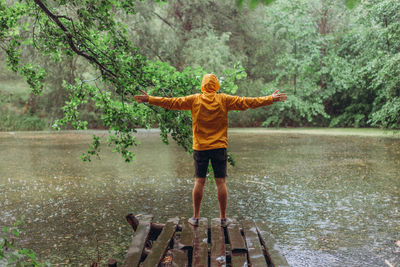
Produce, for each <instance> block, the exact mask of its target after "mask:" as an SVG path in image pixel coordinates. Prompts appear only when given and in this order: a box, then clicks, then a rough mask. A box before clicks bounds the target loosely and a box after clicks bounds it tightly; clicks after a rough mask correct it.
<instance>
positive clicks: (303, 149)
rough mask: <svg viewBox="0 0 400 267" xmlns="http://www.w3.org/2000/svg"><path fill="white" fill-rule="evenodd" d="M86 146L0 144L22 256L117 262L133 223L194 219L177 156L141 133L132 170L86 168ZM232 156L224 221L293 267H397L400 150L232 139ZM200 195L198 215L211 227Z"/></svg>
mask: <svg viewBox="0 0 400 267" xmlns="http://www.w3.org/2000/svg"><path fill="white" fill-rule="evenodd" d="M97 133H98V134H102V132H97ZM90 139H91V133H87V132H85V133H82V132H81V133H78V132H60V133H0V159H1V161H0V194H1V201H0V224H1V226H6V225H9V224H11V222H12V221H14V220H15V219H19V218H20V217H21V215H25V216H26V225H25V229H26V233H25V234H24V235H23V245H24V246H26V247H29V248H32V249H34V250H35V251H36V252H37V254H38V255H39V256H40V257H41V258H42V259H48V260H49V261H50V262H52V263H59V264H66V265H86V266H87V265H88V263H90V262H92V261H95V260H97V257H98V254H99V255H100V257H101V258H102V260H103V262H105V261H106V260H107V259H108V258H116V259H117V260H119V261H122V259H123V257H124V255H125V253H126V250H127V247H128V245H129V243H130V239H131V236H132V232H131V230H130V229H129V226H128V224H127V223H126V221H125V219H124V217H125V215H126V214H128V213H130V212H133V213H135V214H139V213H145V214H150V213H151V214H154V215H155V220H157V221H160V222H164V221H166V220H167V218H170V217H175V216H177V217H189V216H191V211H192V206H191V188H192V185H193V178H192V177H193V162H192V158H191V156H190V155H188V154H186V152H184V151H183V150H182V149H181V148H179V147H177V146H176V145H174V144H172V145H170V146H165V145H163V144H162V143H161V141H160V138H159V136H158V133H157V131H149V132H145V131H143V132H140V133H138V139H139V140H140V141H141V145H140V146H139V147H137V148H135V152H136V154H137V158H136V160H135V161H134V162H133V163H131V164H126V163H124V162H123V160H122V159H121V157H120V156H119V155H117V154H113V153H111V152H110V151H109V149H108V148H107V147H104V148H103V150H104V151H103V153H102V155H101V157H102V160H101V161H98V160H94V161H93V162H92V163H84V162H82V161H81V160H80V159H79V155H80V154H81V153H82V152H84V151H85V150H86V149H87V147H88V143H89V142H90ZM230 149H231V151H232V152H233V153H234V154H235V155H236V161H237V167H235V168H232V167H229V168H228V175H229V177H228V178H227V184H228V190H229V206H228V214H229V215H230V216H232V217H236V218H237V219H243V218H253V219H256V220H263V221H265V222H266V223H267V224H268V225H269V226H270V227H271V229H272V231H273V233H274V234H275V237H276V239H277V242H278V244H279V245H280V246H281V247H282V248H283V251H284V253H285V255H286V257H287V259H288V261H289V263H290V264H292V265H293V266H343V265H346V266H358V265H368V266H385V263H384V262H385V260H388V261H389V262H391V263H399V262H400V253H399V249H398V248H397V247H396V245H395V242H396V240H400V235H399V233H400V210H399V208H400V205H399V204H400V199H399V197H400V139H391V138H383V137H355V136H329V135H324V136H319V135H302V134H297V133H287V134H285V133H274V132H271V131H269V132H262V131H260V132H251V133H250V132H245V131H231V132H230ZM207 184H208V185H207V186H206V189H205V197H204V200H203V205H202V210H201V213H202V216H205V217H208V218H213V217H218V204H217V200H216V189H215V185H214V184H212V183H207Z"/></svg>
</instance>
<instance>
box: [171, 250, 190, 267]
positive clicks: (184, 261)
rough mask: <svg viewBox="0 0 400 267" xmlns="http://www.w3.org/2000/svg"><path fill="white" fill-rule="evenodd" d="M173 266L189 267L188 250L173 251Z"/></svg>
mask: <svg viewBox="0 0 400 267" xmlns="http://www.w3.org/2000/svg"><path fill="white" fill-rule="evenodd" d="M171 252H172V265H173V266H176V267H186V266H189V259H188V254H187V250H180V249H172V250H171Z"/></svg>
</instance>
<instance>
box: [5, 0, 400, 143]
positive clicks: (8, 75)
mask: <svg viewBox="0 0 400 267" xmlns="http://www.w3.org/2000/svg"><path fill="white" fill-rule="evenodd" d="M0 2H1V6H2V7H3V8H2V9H3V10H5V11H2V12H3V13H2V16H3V18H2V22H1V23H2V28H3V29H2V34H1V35H0V44H1V48H2V52H1V54H0V62H2V63H3V64H0V81H1V82H0V130H2V131H15V130H43V129H50V128H52V127H55V128H58V127H59V125H64V127H65V128H72V127H74V128H77V129H82V128H92V129H111V130H116V131H121V132H124V131H129V130H124V127H125V128H129V127H128V126H129V125H134V126H135V127H136V126H137V127H140V126H143V125H145V127H154V126H160V125H161V128H163V127H162V126H163V125H164V126H165V127H166V128H168V130H166V131H165V134H166V133H171V132H172V133H173V135H174V133H175V135H176V136H177V135H179V136H182V135H187V133H186V132H187V131H186V130H185V131H180V130H179V129H172V130H171V128H173V126H171V125H168V123H173V121H172V122H168V116H167V117H165V118H160V116H163V115H160V114H158V115H157V116H158V117H157V116H156V115H149V114H150V113H148V112H147V111H146V112H147V113H146V112H141V113H140V112H139V113H134V112H133V111H132V112H133V113H129V112H126V116H131V115H132V114H134V115H135V120H133V121H130V122H129V123H128V124H129V125H128V124H127V125H124V126H122V127H121V125H122V124H124V121H125V120H126V118H125V119H124V118H121V117H118V118H117V117H115V116H116V115H115V116H114V115H107V114H106V115H104V113H105V110H107V109H105V108H104V106H105V105H106V104H104V105H103V106H99V105H97V103H98V102H100V101H98V99H97V100H96V99H95V98H93V99H94V100H93V99H92V100H90V99H89V100H87V99H86V100H85V101H83V98H81V99H79V101H76V102H75V103H73V104H71V102H74V99H75V100H76V99H78V98H79V96H77V93H76V92H77V91H79V90H78V89H79V86H78V84H79V83H80V86H81V87H82V84H90V83H92V84H93V83H95V85H93V87H94V88H100V89H101V88H103V89H104V88H108V87H109V85H110V84H111V85H112V86H115V88H114V89H113V90H110V91H111V96H110V99H113V95H115V97H116V98H117V97H119V96H120V95H121V93H120V92H119V91H118V90H119V88H120V87H123V86H124V83H122V82H120V81H121V80H122V79H124V78H126V79H125V80H127V81H126V83H125V86H126V87H129V86H130V84H129V85H126V84H127V83H128V82H129V79H128V78H127V77H123V75H124V73H123V72H122V71H121V73H120V74H121V75H122V76H120V77H119V79H120V80H118V81H116V80H111V78H107V77H106V78H104V77H105V76H104V73H103V71H102V69H101V66H100V65H97V66H96V64H94V65H95V67H94V65H93V64H91V63H93V62H90V60H89V61H88V60H87V58H85V57H82V55H78V54H77V53H73V51H72V50H73V49H72V50H71V48H69V50H68V47H66V46H65V45H62V43H64V44H65V43H67V42H68V40H67V38H65V36H64V37H63V36H62V32H61V33H60V29H57V30H58V31H59V32H57V31H56V26H57V25H55V23H54V22H53V24H54V25H55V26H54V25H53V27H54V28H50V27H49V25H50V22H52V21H51V19H50V17H49V16H48V17H47V18H46V16H45V15H40V16H39V15H38V14H39V12H38V10H40V9H39V8H38V6H37V5H36V6H35V4H37V3H39V2H41V1H35V2H36V3H34V2H33V1H31V3H29V1H28V2H26V3H27V4H20V5H21V6H18V5H15V3H17V1H5V0H2V1H0ZM64 2H65V1H54V3H53V4H49V3H47V5H48V6H49V7H48V8H49V9H50V10H52V11H53V13H56V14H60V16H59V17H60V19H63V18H62V16H65V15H63V13H64V11H65V10H67V7H68V8H71V10H72V8H74V10H75V11H77V13H76V15H75V16H76V17H75V18H74V19H75V20H76V22H75V23H76V25H77V26H76V27H78V28H79V27H80V26H79V24H78V22H79V23H82V24H81V25H83V26H82V28H81V29H78V30H81V32H80V33H81V35H82V36H85V35H86V37H85V38H86V39H87V40H89V41H90V42H92V43H94V47H96V45H97V48H98V49H99V50H101V49H103V53H104V54H105V52H104V51H107V49H108V50H110V49H115V47H116V46H115V45H114V46H111V48H110V46H108V47H107V46H106V45H104V47H101V45H103V43H105V41H104V42H103V43H101V42H100V41H103V40H101V39H99V37H96V38H97V39H96V38H94V37H93V38H94V39H93V38H92V35H93V36H95V34H97V35H98V36H99V35H101V33H104V32H106V33H107V32H108V33H110V32H113V29H114V28H115V27H117V26H118V27H119V25H125V26H121V27H120V28H123V29H124V31H122V32H123V33H124V37H126V40H125V39H124V42H128V41H129V48H134V49H137V50H135V55H136V59H137V58H138V57H137V55H140V57H141V58H145V59H146V60H149V62H155V63H154V66H156V67H152V68H153V69H157V70H158V69H161V68H165V69H166V72H168V75H165V76H168V77H169V78H168V79H172V78H171V77H173V75H175V76H176V75H177V74H176V73H183V74H182V75H185V73H186V74H187V73H190V74H191V75H192V76H190V77H189V76H188V75H186V76H185V77H187V79H189V78H192V79H193V78H195V79H196V81H195V82H193V84H191V85H190V86H188V87H190V88H189V89H188V88H184V89H181V88H175V89H174V88H173V86H176V87H178V86H180V87H182V86H183V87H184V84H185V83H166V82H164V83H163V82H160V83H158V84H157V85H154V84H147V85H148V86H146V82H143V80H142V81H140V80H138V81H137V84H139V85H140V88H142V89H144V90H147V91H148V92H149V93H151V94H154V95H163V96H179V95H185V94H187V93H197V92H199V91H200V89H199V86H198V85H199V82H200V79H201V75H202V74H203V73H206V72H212V73H215V74H216V75H217V76H218V77H219V78H220V79H221V80H222V84H223V85H224V79H225V80H227V82H226V84H227V86H226V90H224V86H222V89H221V91H224V92H227V93H232V94H237V95H244V96H260V95H269V94H271V93H272V92H273V91H274V90H275V89H277V88H278V89H280V90H281V92H285V93H287V94H288V95H289V98H288V101H286V102H285V103H280V104H279V105H272V106H268V107H265V108H260V109H256V110H249V111H246V112H232V113H230V114H229V121H230V126H231V127H254V126H264V127H271V126H272V127H299V126H306V127H308V126H318V127H381V128H390V129H396V128H397V129H398V128H400V116H399V114H400V68H399V66H400V2H399V1H397V0H379V1H378V0H368V1H367V0H364V1H359V2H357V1H350V3H355V2H357V4H356V5H355V6H352V8H349V5H347V6H346V4H345V1H328V0H311V1H310V0H291V1H289V0H279V1H267V2H272V3H271V4H268V5H260V4H257V2H258V1H250V4H248V3H249V2H246V1H239V2H241V3H242V4H241V5H240V4H239V5H238V4H237V2H236V1H232V0H220V1H212V0H194V1H182V0H171V1H167V2H160V1H141V2H135V3H134V7H129V6H128V7H127V6H123V5H124V3H125V2H126V1H102V2H101V3H103V2H104V6H102V4H101V5H98V6H99V7H95V5H96V1H86V2H87V3H85V5H86V6H84V5H82V4H77V3H75V2H76V1H70V2H71V3H70V4H68V3H67V2H65V3H64ZM113 2H116V3H118V2H120V4H116V5H120V6H119V7H120V8H121V9H123V10H125V11H127V10H128V11H129V12H128V11H127V12H126V13H121V12H119V13H118V9H116V11H115V7H114V6H112V3H113ZM243 2H244V3H243ZM253 2H254V3H253ZM121 3H122V4H121ZM252 3H253V4H252ZM91 5H93V7H92V6H91ZM350 5H352V4H350ZM34 6H35V8H36V11H35V12H36V14H35V13H32V14H28V13H27V12H26V10H34V9H33V8H34ZM29 8H30V9H29ZM63 8H64V9H65V10H64V9H63ZM90 8H92V12H96V15H94V13H91V11H90ZM12 9H14V11H12V12H14V13H12V12H11V11H10V10H12ZM81 9H82V10H83V9H84V11H85V12H86V13H84V12H81V13H79V11H80V10H81ZM21 10H22V11H21ZM113 10H114V13H112V11H113ZM18 11H19V13H18ZM40 11H41V10H40ZM7 12H8V14H7ZM24 12H25V13H24ZM32 12H33V11H32ZM107 12H109V13H107ZM13 14H14V15H13ZM16 14H18V15H19V17H18V16H16ZM107 14H113V17H112V20H113V21H114V22H115V21H116V22H117V26H115V25H114V24H113V27H114V28H111V30H110V28H108V29H104V28H103V29H102V28H101V27H104V25H103V26H101V25H95V27H94V26H93V25H94V24H96V21H101V19H103V20H105V17H106V15H107ZM12 15H13V16H14V17H17V18H18V19H20V20H18V19H17V18H16V19H15V21H14V22H10V21H11V19H10V18H12ZM23 15H27V16H26V17H25V18H24V16H23ZM28 15H29V16H28ZM7 16H8V17H7ZM71 16H72V17H73V16H74V15H71ZM102 16H103V17H102ZM0 17H1V16H0ZM64 18H66V19H64V20H63V21H62V22H63V23H64V24H65V25H67V26H68V27H71V28H72V26H73V27H75V25H73V24H72V26H71V25H70V24H68V19H69V21H72V19H71V18H68V17H67V16H65V17H64ZM88 18H89V19H92V20H93V21H94V22H93V23H92V24H93V25H91V24H90V23H89V22H88V21H89V20H88ZM33 19H36V20H33ZM105 21H107V20H105ZM22 23H25V24H26V25H25V26H24V25H22ZM105 23H106V22H105ZM110 25H111V24H110ZM90 27H92V28H90ZM74 29H75V28H74ZM92 29H95V30H96V31H97V32H94V31H92V32H90V30H92ZM84 30H87V32H85V31H84ZM91 34H92V35H91ZM35 35H36V36H35ZM16 36H19V37H18V38H16ZM21 36H22V37H21ZM110 36H111V37H110ZM53 37H54V38H55V39H57V38H60V40H61V41H60V42H59V43H55V44H51V42H50V41H49V40H51V38H53ZM35 38H36V39H35ZM46 38H47V39H46ZM62 38H64V39H62ZM90 38H92V39H90ZM105 38H108V39H111V40H114V39H115V38H116V37H115V35H111V34H110V35H109V36H108V37H107V36H106V37H105ZM112 38H114V39H112ZM118 38H119V37H118ZM13 40H17V41H16V42H15V41H13ZM74 40H75V41H76V42H78V41H80V39H78V38H77V37H76V39H74ZM99 40H100V41H99ZM118 40H119V39H118ZM119 41H121V40H119ZM49 42H50V44H48V43H49ZM82 42H83V41H82ZM96 42H98V43H96ZM88 43H89V42H86V43H83V44H84V45H82V47H84V48H87V50H86V52H87V53H89V52H90V51H91V50H90V47H89V45H87V46H86V47H85V45H86V44H88ZM51 45H53V46H51ZM57 47H58V49H59V50H57ZM97 48H96V49H97ZM119 49H123V48H119ZM126 49H128V48H126ZM60 51H61V52H60ZM115 51H117V52H115V55H117V57H118V56H119V55H121V54H123V53H124V52H120V51H123V50H118V49H115ZM118 51H119V53H120V54H118ZM110 53H111V52H110ZM16 55H18V56H16ZM17 57H18V60H16V58H17ZM121 58H122V56H121ZM118 60H119V59H118ZM140 60H143V59H140ZM140 60H138V61H140ZM99 61H100V63H102V62H101V58H100V59H99ZM16 62H17V63H16ZM104 62H106V61H104ZM121 62H122V61H121ZM143 62H144V61H143ZM22 63H23V64H25V65H23V64H22ZM114 63H115V61H114V62H113V64H114ZM18 64H19V66H20V67H18ZM104 64H106V63H104ZM121 64H122V63H121ZM146 64H147V63H146ZM163 64H164V65H163ZM165 64H166V65H165ZM7 66H8V69H12V70H14V72H12V71H10V70H8V69H7ZM21 66H23V67H21ZM36 66H39V67H40V68H39V69H38V68H36ZM99 66H100V68H99ZM116 66H117V65H116ZM121 66H122V65H121ZM160 66H163V67H160ZM166 66H167V67H166ZM35 68H36V69H35ZM117 68H119V67H118V66H117ZM147 68H148V67H147ZM99 70H100V72H101V75H103V76H102V77H101V75H100V76H98V75H99V73H100V72H99ZM110 73H111V72H110ZM148 73H149V72H148ZM171 73H172V74H171ZM196 74H197V75H196ZM158 75H159V76H160V75H162V73H159V74H158ZM193 75H195V76H193ZM22 76H25V79H24V78H23V77H22ZM157 77H158V76H157ZM100 78H101V79H100ZM175 78H176V77H175ZM175 78H174V79H175ZM180 78H182V77H179V78H177V79H180ZM107 79H108V80H107ZM154 79H155V78H154V76H153V77H152V78H149V80H152V81H154ZM25 80H26V81H28V83H29V84H30V87H31V88H32V89H33V90H30V89H29V86H28V84H27V83H26V81H25ZM42 80H43V82H44V83H43V84H41V82H42ZM110 80H111V82H110ZM159 80H160V81H161V80H162V79H159ZM78 81H79V82H78ZM186 82H187V81H186ZM98 83H99V84H98ZM163 84H167V85H168V86H169V87H170V88H166V89H165V91H164V90H163V89H162V88H161V87H162V85H163ZM186 84H187V83H186ZM73 85H74V86H75V87H74V86H73ZM197 87H198V88H197ZM38 88H40V89H38ZM77 88H78V89H77ZM140 88H139V87H138V86H136V87H135V90H136V91H135V90H128V89H127V92H125V91H124V93H123V94H122V95H123V98H122V100H121V101H119V104H120V103H122V105H124V103H125V102H128V104H130V103H131V102H132V101H131V98H129V97H127V95H128V96H131V95H133V94H135V93H137V92H139V91H138V89H140ZM149 88H150V89H149ZM151 88H153V89H154V88H156V89H157V90H153V89H151ZM86 89H87V90H86V91H85V92H86V94H89V95H90V94H91V93H88V92H89V91H90V90H89V89H88V88H86ZM100 89H99V90H100ZM105 90H107V89H105ZM123 90H125V89H123ZM174 90H175V91H174ZM71 92H73V93H71ZM92 92H93V90H92ZM171 92H172V93H171ZM129 94H131V95H129ZM124 97H126V98H124ZM91 101H92V102H94V103H96V101H97V103H96V104H93V103H91ZM103 102H104V103H106V101H103ZM110 103H111V102H108V106H112V105H111V104H110ZM133 105H134V104H133ZM63 106H65V107H63ZM115 107H116V106H115ZM136 107H137V106H133V109H135V108H136ZM72 109H78V110H79V114H77V113H74V114H72V113H71V110H72ZM112 110H113V111H115V113H118V112H119V111H118V108H114V109H112ZM148 110H150V109H148ZM109 111H110V110H109V109H108V111H107V112H108V113H109ZM156 111H157V110H156ZM107 112H106V113H107ZM150 112H153V113H154V111H150ZM156 113H157V112H156ZM165 114H166V113H165ZM78 116H79V119H78V118H77V117H78ZM107 116H108V117H107ZM113 116H114V117H113ZM137 116H142V118H139V119H138V118H136V117H137ZM151 116H155V118H153V119H151V118H150V117H151ZM63 117H64V118H63ZM71 117H72V118H71ZM131 117H132V116H131ZM143 117H145V119H143ZM174 117H177V118H178V119H179V117H180V115H178V116H175V115H174ZM59 118H63V119H61V120H58V121H57V119H59ZM116 118H117V119H116ZM169 118H171V117H169ZM110 121H114V122H115V121H117V122H116V123H114V124H113V123H112V122H110ZM182 122H183V123H186V124H188V121H187V118H186V117H185V116H183V119H182V120H181V121H180V123H182ZM115 125H118V127H115ZM189 127H190V123H189ZM162 131H163V129H162ZM186 137H187V136H185V138H186ZM179 138H180V137H178V138H177V139H178V143H179ZM186 139H187V138H186ZM120 140H122V139H120ZM114 143H115V144H117V143H118V141H115V139H114ZM181 145H182V142H181ZM183 146H184V147H185V146H186V147H189V145H188V144H183ZM122 150H123V149H122Z"/></svg>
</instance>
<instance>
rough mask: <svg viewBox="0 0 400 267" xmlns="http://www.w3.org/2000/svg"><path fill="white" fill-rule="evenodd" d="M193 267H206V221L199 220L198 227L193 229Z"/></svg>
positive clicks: (203, 219)
mask: <svg viewBox="0 0 400 267" xmlns="http://www.w3.org/2000/svg"><path fill="white" fill-rule="evenodd" d="M193 232H194V239H193V266H196V267H207V266H208V219H207V218H200V219H199V226H197V227H193Z"/></svg>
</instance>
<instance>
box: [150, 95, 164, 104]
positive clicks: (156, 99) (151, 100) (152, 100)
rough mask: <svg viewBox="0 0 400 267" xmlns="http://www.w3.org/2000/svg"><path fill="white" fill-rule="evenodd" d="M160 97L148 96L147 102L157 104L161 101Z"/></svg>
mask: <svg viewBox="0 0 400 267" xmlns="http://www.w3.org/2000/svg"><path fill="white" fill-rule="evenodd" d="M161 98H162V97H159V96H149V104H151V105H156V106H158V105H157V104H159V103H161Z"/></svg>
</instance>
